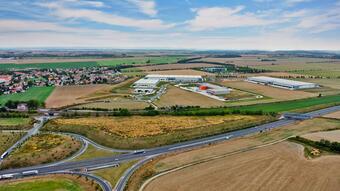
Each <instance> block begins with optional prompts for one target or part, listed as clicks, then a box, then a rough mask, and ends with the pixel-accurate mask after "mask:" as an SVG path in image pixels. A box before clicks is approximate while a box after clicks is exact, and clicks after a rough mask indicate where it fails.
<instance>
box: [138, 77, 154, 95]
mask: <svg viewBox="0 0 340 191" xmlns="http://www.w3.org/2000/svg"><path fill="white" fill-rule="evenodd" d="M158 83H159V79H146V78H142V79H139V80H137V81H136V82H135V83H133V88H134V89H135V90H134V91H135V93H152V92H153V91H154V89H155V88H156V87H157V84H158Z"/></svg>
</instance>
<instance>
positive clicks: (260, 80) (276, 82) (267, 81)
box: [246, 76, 319, 90]
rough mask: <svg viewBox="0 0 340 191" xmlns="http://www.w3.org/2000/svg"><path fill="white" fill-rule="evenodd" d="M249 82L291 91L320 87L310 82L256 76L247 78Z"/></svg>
mask: <svg viewBox="0 0 340 191" xmlns="http://www.w3.org/2000/svg"><path fill="white" fill-rule="evenodd" d="M246 81H248V82H252V83H256V84H262V85H269V86H273V87H278V88H284V89H289V90H300V89H309V88H317V87H319V85H317V84H315V83H309V82H300V81H295V80H287V79H281V78H272V77H267V76H256V77H249V78H247V80H246Z"/></svg>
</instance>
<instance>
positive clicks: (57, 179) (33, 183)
mask: <svg viewBox="0 0 340 191" xmlns="http://www.w3.org/2000/svg"><path fill="white" fill-rule="evenodd" d="M97 188H100V186H99V185H98V184H97V183H94V184H93V182H92V180H89V179H86V178H84V177H78V175H66V174H63V175H59V174H57V175H45V176H36V177H29V178H23V179H19V180H4V181H1V182H0V191H19V190H20V191H33V190H34V191H96V190H98V189H97Z"/></svg>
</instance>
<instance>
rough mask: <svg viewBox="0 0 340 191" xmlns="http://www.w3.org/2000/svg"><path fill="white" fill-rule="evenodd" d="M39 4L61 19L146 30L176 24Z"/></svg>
mask: <svg viewBox="0 0 340 191" xmlns="http://www.w3.org/2000/svg"><path fill="white" fill-rule="evenodd" d="M39 6H42V7H46V8H49V9H51V10H52V13H51V14H52V15H53V16H56V17H58V18H61V19H84V20H88V21H93V22H97V23H104V24H108V25H117V26H126V27H136V28H139V29H145V30H164V29H169V28H172V27H174V26H175V24H165V23H164V22H163V21H161V20H159V19H134V18H129V17H123V16H119V15H116V14H109V13H105V12H102V11H99V10H93V9H81V8H68V7H65V6H64V4H63V3H59V2H52V3H40V4H39Z"/></svg>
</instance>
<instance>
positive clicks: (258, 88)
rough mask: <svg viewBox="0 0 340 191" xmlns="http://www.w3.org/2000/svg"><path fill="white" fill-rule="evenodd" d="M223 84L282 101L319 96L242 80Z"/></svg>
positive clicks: (226, 81)
mask: <svg viewBox="0 0 340 191" xmlns="http://www.w3.org/2000/svg"><path fill="white" fill-rule="evenodd" d="M221 84H222V85H224V86H227V87H231V88H235V89H240V90H244V91H248V92H252V93H255V94H260V95H263V96H266V97H270V98H273V99H275V100H280V101H282V100H295V99H303V98H309V97H316V96H317V95H318V94H315V93H309V92H304V91H292V90H286V89H281V88H275V87H271V86H264V85H260V84H254V83H250V82H246V81H240V80H224V81H223V82H221Z"/></svg>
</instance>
